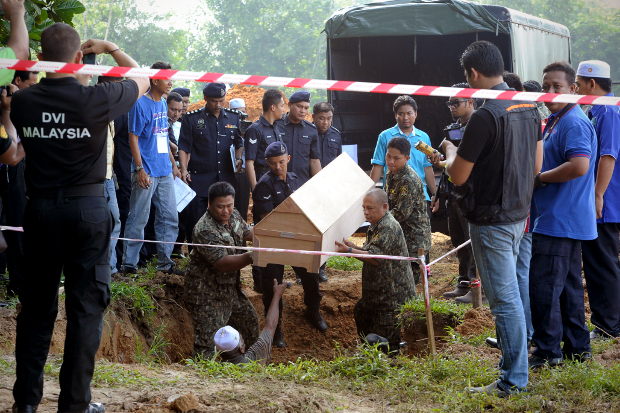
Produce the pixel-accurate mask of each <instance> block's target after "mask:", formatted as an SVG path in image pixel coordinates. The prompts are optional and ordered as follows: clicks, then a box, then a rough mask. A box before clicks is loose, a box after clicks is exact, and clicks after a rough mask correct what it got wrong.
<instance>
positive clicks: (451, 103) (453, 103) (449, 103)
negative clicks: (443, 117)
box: [446, 99, 469, 108]
mask: <svg viewBox="0 0 620 413" xmlns="http://www.w3.org/2000/svg"><path fill="white" fill-rule="evenodd" d="M468 100H469V99H456V100H449V101H447V102H446V106H448V108H452V107H454V108H458V107H459V106H461V102H467V101H468Z"/></svg>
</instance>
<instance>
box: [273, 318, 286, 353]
mask: <svg viewBox="0 0 620 413" xmlns="http://www.w3.org/2000/svg"><path fill="white" fill-rule="evenodd" d="M272 345H273V346H274V347H277V348H286V341H284V334H283V333H282V326H281V324H278V327H276V331H275V333H274V334H273V343H272Z"/></svg>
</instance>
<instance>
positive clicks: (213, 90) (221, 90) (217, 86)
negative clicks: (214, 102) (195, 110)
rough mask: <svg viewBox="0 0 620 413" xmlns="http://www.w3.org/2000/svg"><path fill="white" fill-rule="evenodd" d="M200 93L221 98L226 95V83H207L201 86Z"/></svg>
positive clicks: (208, 96)
mask: <svg viewBox="0 0 620 413" xmlns="http://www.w3.org/2000/svg"><path fill="white" fill-rule="evenodd" d="M202 94H203V95H204V97H206V98H223V97H224V96H226V85H225V84H223V83H209V84H207V86H205V87H204V88H202Z"/></svg>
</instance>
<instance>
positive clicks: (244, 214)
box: [235, 172, 250, 221]
mask: <svg viewBox="0 0 620 413" xmlns="http://www.w3.org/2000/svg"><path fill="white" fill-rule="evenodd" d="M249 207H250V180H249V179H248V176H247V175H246V173H245V172H240V173H238V174H237V192H236V193H235V208H237V211H239V214H240V215H241V218H243V220H244V221H247V220H248V208H249Z"/></svg>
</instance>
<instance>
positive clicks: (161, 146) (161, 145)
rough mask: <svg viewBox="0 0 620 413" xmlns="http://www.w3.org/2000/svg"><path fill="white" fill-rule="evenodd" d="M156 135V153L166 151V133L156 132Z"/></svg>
mask: <svg viewBox="0 0 620 413" xmlns="http://www.w3.org/2000/svg"><path fill="white" fill-rule="evenodd" d="M155 136H156V137H157V153H168V151H169V149H168V148H169V146H168V135H167V134H164V133H158V134H157V135H155Z"/></svg>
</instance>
